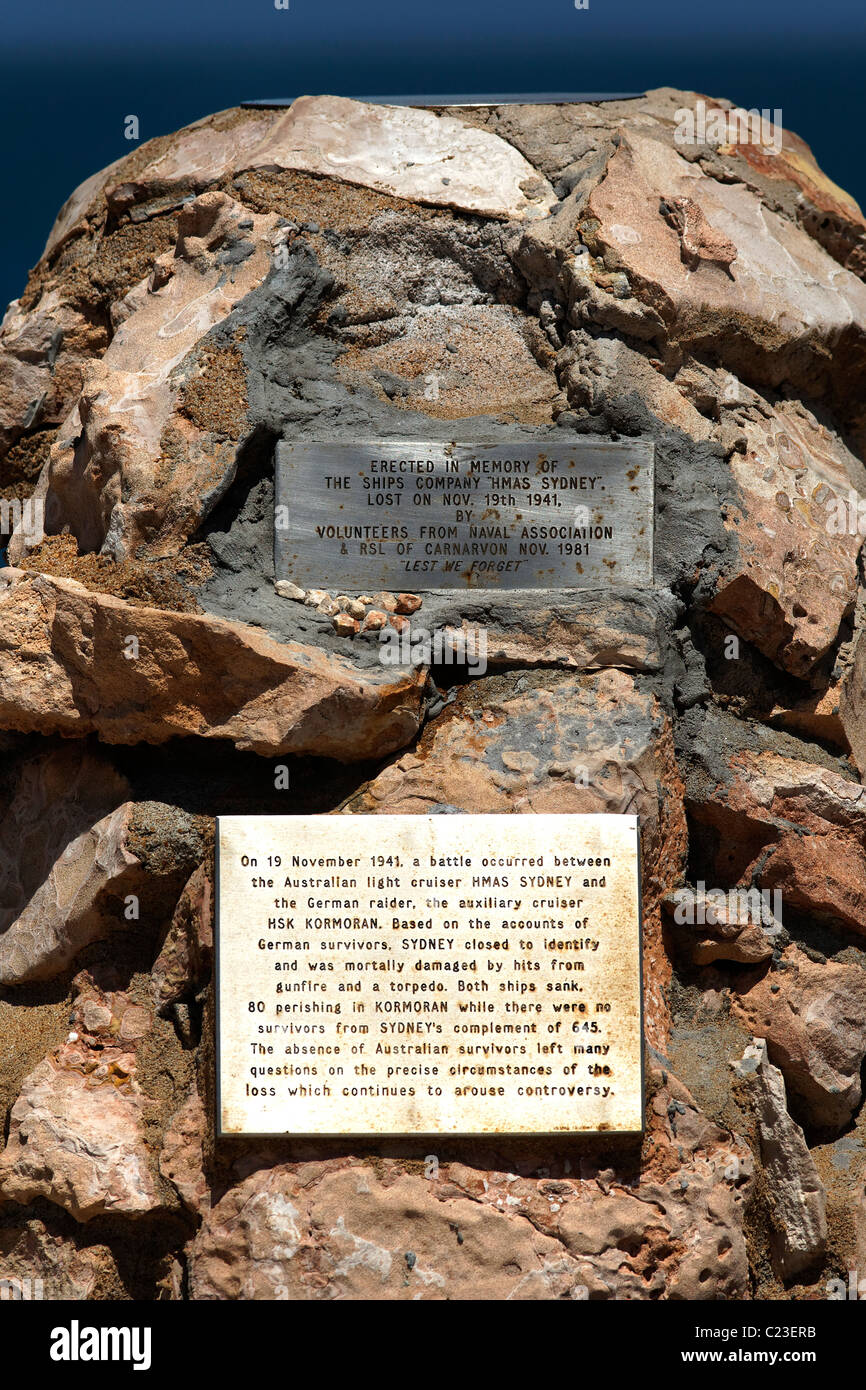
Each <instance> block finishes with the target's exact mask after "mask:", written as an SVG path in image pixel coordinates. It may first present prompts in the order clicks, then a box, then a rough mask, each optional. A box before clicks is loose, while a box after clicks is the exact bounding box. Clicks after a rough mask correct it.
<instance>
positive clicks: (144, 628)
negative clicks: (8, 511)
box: [0, 570, 424, 761]
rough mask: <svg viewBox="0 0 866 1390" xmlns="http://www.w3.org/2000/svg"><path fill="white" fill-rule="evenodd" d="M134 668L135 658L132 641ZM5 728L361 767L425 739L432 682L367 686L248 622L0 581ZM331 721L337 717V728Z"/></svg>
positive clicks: (418, 678)
mask: <svg viewBox="0 0 866 1390" xmlns="http://www.w3.org/2000/svg"><path fill="white" fill-rule="evenodd" d="M131 637H132V638H134V639H135V640H136V641H137V643H138V656H137V657H135V658H134V659H132V660H128V659H127V656H126V653H128V652H130V651H131V650H134V649H131V648H130V645H129V639H130V638H131ZM0 656H2V663H0V722H2V724H3V725H4V726H5V727H6V728H9V729H18V730H20V731H22V732H31V731H38V732H39V733H62V734H66V735H75V736H77V737H83V736H84V735H86V734H89V733H93V732H96V733H98V734H99V736H100V738H102V739H104V740H105V741H106V742H108V743H135V742H143V743H163V742H165V741H166V739H169V738H174V737H179V736H181V735H184V734H197V735H199V736H201V737H204V738H228V739H231V740H232V741H233V742H234V743H235V744H236V746H237V747H238V748H250V749H253V750H254V751H255V752H258V753H289V752H292V753H301V752H307V753H313V752H315V753H318V754H321V755H322V756H325V757H336V758H344V759H345V760H347V761H352V760H353V759H356V758H367V757H373V756H376V755H381V754H384V753H386V752H391V751H393V750H394V749H395V748H398V747H400V746H401V745H403V744H404V743H408V742H409V740H410V739H411V738H412V737H413V735H414V733H415V732H416V730H417V728H418V723H419V704H420V691H421V687H422V686H423V681H424V676H423V673H420V674H419V673H418V672H409V673H403V674H395V675H393V676H389V675H388V674H387V673H386V672H385V671H384V670H383V669H379V670H376V671H373V672H371V673H370V674H369V675H368V674H363V675H362V674H360V673H358V672H357V671H356V670H355V669H354V668H353V667H351V666H350V665H348V664H347V663H344V662H341V661H339V660H337V659H334V658H330V657H327V656H325V655H324V654H323V653H321V652H319V651H317V650H316V649H315V648H310V647H302V646H300V645H298V644H291V645H289V644H280V643H278V642H274V641H272V640H271V639H270V638H268V637H266V636H265V635H264V634H263V633H261V632H260V631H257V630H256V629H254V628H250V627H246V626H244V625H243V624H241V623H231V622H227V621H225V620H223V619H220V618H206V617H199V616H197V615H195V614H181V613H169V612H166V611H164V610H161V609H156V608H143V607H135V606H133V605H131V604H128V603H125V602H124V601H123V600H122V599H116V598H113V597H112V596H111V595H108V594H100V593H95V592H93V591H92V590H90V589H86V588H85V587H84V585H82V584H77V583H75V581H73V580H65V579H53V578H49V577H48V576H47V575H41V574H34V573H25V572H24V571H17V570H5V571H2V572H0ZM332 716H333V717H332Z"/></svg>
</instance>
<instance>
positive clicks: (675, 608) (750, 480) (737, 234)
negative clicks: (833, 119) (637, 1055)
mask: <svg viewBox="0 0 866 1390" xmlns="http://www.w3.org/2000/svg"><path fill="white" fill-rule="evenodd" d="M699 108H703V114H704V117H706V115H707V113H708V111H709V114H710V115H712V114H715V116H716V119H715V120H714V121H712V122H711V121H709V120H707V119H704V120H703V122H701V121H699V120H696V119H695V116H696V114H697V112H698V109H699ZM743 114H744V113H740V116H742V115H743ZM770 136H771V137H772V138H770ZM864 277H866V224H864V220H863V218H862V216H861V214H860V211H859V209H858V208H857V206H856V204H854V203H853V201H852V200H851V199H850V198H849V197H848V196H847V195H846V194H845V193H844V192H843V191H842V190H841V189H840V188H838V187H836V186H835V185H834V184H833V183H831V182H830V180H829V179H827V178H826V177H825V175H824V174H823V173H822V172H821V171H820V169H818V167H817V166H816V164H815V162H814V160H813V158H812V155H811V153H810V151H809V149H808V147H807V146H806V145H805V144H804V143H803V142H802V140H800V139H799V138H798V137H797V136H795V135H792V134H790V133H788V132H784V133H783V132H782V130H781V128H780V127H778V126H776V127H773V128H772V130H771V131H770V132H767V131H766V130H765V129H764V128H763V127H761V128H757V127H756V126H755V123H752V124H750V123H749V122H747V121H743V120H739V119H737V113H734V112H731V111H730V109H729V104H728V103H726V102H715V103H709V102H708V101H707V99H706V98H699V97H697V96H696V95H695V94H688V93H682V92H675V91H671V90H667V89H664V90H659V91H655V92H652V93H649V94H648V95H647V96H645V97H643V98H640V99H635V100H627V101H609V102H604V103H601V102H597V103H595V104H573V105H550V106H544V105H532V106H528V105H527V106H491V107H480V108H455V109H451V110H446V109H439V108H437V109H435V110H434V109H426V110H422V109H411V108H389V107H385V106H371V105H365V104H363V103H360V102H351V101H346V100H342V99H338V98H334V97H304V98H301V99H299V100H298V101H296V102H295V103H294V104H293V105H292V106H291V107H290V108H288V109H283V110H279V109H239V110H232V111H225V112H221V113H219V114H218V115H215V116H211V117H208V118H207V119H205V120H202V121H199V122H198V123H196V124H195V125H193V126H190V127H188V128H187V129H185V130H182V131H180V132H179V133H178V134H176V135H172V136H166V137H161V138H159V139H156V140H153V141H150V142H149V143H147V144H144V145H142V146H141V147H140V148H136V149H135V150H133V152H132V153H130V154H128V155H127V156H126V157H125V158H123V159H121V160H119V161H118V162H116V163H115V164H113V165H111V166H110V167H109V168H108V169H106V170H104V171H102V172H101V173H98V174H95V175H94V176H93V177H91V178H90V179H88V180H87V181H86V182H85V183H84V184H82V185H81V187H80V188H78V189H76V191H75V192H74V193H73V194H72V196H71V197H70V198H69V200H68V202H67V203H66V204H65V205H64V206H63V208H62V209H61V212H60V215H59V217H58V219H57V222H56V223H55V226H54V228H53V230H52V232H51V235H50V237H49V240H48V244H47V246H46V249H45V252H44V254H43V256H42V258H41V260H40V261H39V263H38V265H37V266H36V268H35V269H34V270H33V272H32V274H31V276H30V279H29V281H28V283H27V286H26V288H25V289H24V290H23V292H22V295H21V298H20V299H19V300H16V301H15V302H14V303H13V304H12V305H10V307H9V309H8V312H7V314H6V316H5V319H4V320H3V324H2V333H0V353H2V374H0V498H2V527H3V544H4V545H5V547H6V555H5V564H6V568H4V569H2V570H0V730H2V733H0V746H2V751H3V761H2V818H0V1111H2V1116H3V1120H4V1128H3V1130H2V1134H3V1138H2V1140H0V1143H2V1146H3V1147H2V1154H0V1281H5V1282H3V1284H2V1288H3V1290H5V1291H6V1292H7V1293H8V1292H9V1291H10V1290H11V1291H12V1295H11V1296H14V1291H15V1290H18V1292H19V1293H20V1292H21V1290H22V1289H27V1288H29V1289H30V1290H31V1291H32V1289H33V1288H36V1287H38V1288H39V1290H40V1294H41V1296H44V1297H45V1298H91V1299H98V1298H105V1297H109V1298H111V1297H132V1298H141V1299H150V1298H154V1297H162V1298H175V1299H182V1298H191V1299H254V1298H261V1299H270V1298H290V1299H311V1298H335V1297H337V1298H350V1299H364V1298H377V1299H378V1298H393V1299H414V1298H437V1299H438V1298H451V1299H461V1298H482V1299H501V1298H527V1299H550V1298H563V1297H572V1298H575V1299H582V1298H587V1297H588V1298H591V1299H615V1298H636V1299H667V1298H686V1299H744V1298H750V1297H758V1298H768V1297H771V1298H778V1297H804V1296H808V1297H818V1298H823V1297H827V1296H832V1295H828V1292H827V1291H828V1290H830V1289H833V1288H838V1287H839V1286H840V1284H839V1281H844V1285H845V1286H848V1281H849V1277H850V1271H855V1272H856V1273H857V1277H858V1278H859V1277H860V1272H861V1271H862V1273H863V1275H864V1276H866V1244H864V1242H866V1224H864V1211H863V1206H862V1201H861V1198H862V1193H863V1189H864V1163H866V1151H864V1140H866V1121H864V1119H863V1109H862V1108H861V1082H860V1072H861V1065H862V1063H863V1060H864V1055H866V954H864V940H863V938H864V934H866V789H864V786H863V783H862V780H861V777H862V775H863V774H864V772H866V715H864V708H863V707H864V700H866V641H864V639H863V636H862V633H863V627H862V621H861V619H862V600H863V595H864V586H863V583H862V577H861V572H860V568H859V551H860V545H861V539H862V535H861V525H860V523H861V520H862V519H863V516H864V510H863V504H864V502H866V471H864V466H863V461H862V460H863V457H864V448H866V420H864V405H863V402H864V400H866V390H864V387H866V285H864V283H863V281H864ZM575 436H586V437H587V438H588V439H589V440H593V439H598V440H612V441H616V440H622V439H641V440H643V441H646V442H648V443H652V444H653V445H654V450H655V470H656V484H655V582H654V584H653V585H651V586H643V587H641V588H634V587H629V586H627V585H625V586H624V585H619V584H617V583H616V582H614V581H613V580H612V581H611V583H610V584H607V585H602V586H599V587H595V588H583V589H562V590H554V589H550V590H535V591H534V592H529V591H519V590H518V591H514V592H511V593H509V592H507V591H505V590H471V591H466V592H461V591H459V590H456V589H455V590H448V591H446V590H440V591H437V592H430V591H425V590H424V589H423V586H420V585H419V584H412V583H406V584H405V585H404V586H403V589H404V590H405V591H401V592H394V593H392V592H390V591H388V592H385V591H382V592H367V591H365V592H358V593H354V592H347V587H346V585H345V584H342V585H337V584H335V583H334V581H333V579H332V576H330V575H329V574H328V572H327V568H326V567H324V566H323V570H322V573H321V575H320V576H319V578H318V582H317V585H316V587H315V589H309V588H307V587H306V586H305V587H303V588H301V587H300V586H298V585H297V584H295V583H294V581H293V579H292V576H291V575H290V574H277V573H275V570H274V562H273V541H274V505H275V499H274V454H275V448H276V445H277V443H278V442H279V441H280V440H286V441H294V442H299V441H300V442H304V441H308V442H309V441H332V442H333V441H354V440H359V439H366V440H372V439H379V440H387V439H395V440H396V439H414V440H429V441H437V440H438V441H443V440H448V439H453V438H462V439H469V440H473V439H474V440H489V441H494V442H495V441H498V442H499V443H508V442H509V441H515V442H518V441H521V442H523V443H532V444H535V445H538V446H539V447H543V448H547V447H550V448H551V449H553V448H555V446H556V441H557V439H558V438H559V439H561V438H564V437H568V438H574V437H575ZM862 529H866V521H864V526H863V528H862ZM415 625H420V626H422V627H423V628H424V629H425V630H426V631H427V632H431V633H433V632H440V631H441V630H443V629H449V630H452V631H460V630H464V629H469V628H471V629H473V630H476V631H482V632H483V633H484V635H485V643H486V645H485V651H486V657H485V660H484V662H483V663H479V662H475V664H474V665H473V666H472V668H471V669H470V668H469V665H468V664H467V663H465V662H464V663H463V664H461V663H460V662H456V661H449V660H448V651H447V649H446V650H445V652H444V654H443V653H442V652H440V653H439V659H438V664H437V660H435V659H432V658H431V664H430V665H429V666H428V665H427V664H421V665H417V664H414V663H412V662H411V661H410V662H406V663H399V662H398V663H396V664H395V663H393V662H391V663H386V662H384V661H383V660H382V659H381V652H382V642H381V637H382V634H383V633H384V632H385V631H386V630H390V631H391V632H393V631H395V630H397V631H401V630H405V628H406V627H408V629H409V631H410V632H411V631H412V630H413V628H414V626H415ZM312 812H318V813H321V812H333V813H334V814H337V815H338V814H344V813H351V814H355V815H377V814H381V813H393V812H399V813H418V814H419V815H427V814H430V813H434V812H449V813H455V812H458V813H459V812H512V813H514V814H524V815H532V814H533V813H538V812H627V813H636V814H638V815H639V816H640V822H641V836H642V853H643V910H644V924H643V930H644V974H645V979H644V1005H645V1034H646V1121H645V1124H646V1127H645V1132H644V1134H643V1135H641V1136H633V1137H631V1138H627V1137H617V1138H612V1137H610V1136H608V1137H605V1136H604V1135H601V1134H600V1135H596V1136H591V1137H589V1138H587V1137H569V1136H567V1135H566V1136H558V1137H555V1138H552V1139H539V1138H523V1139H520V1140H518V1139H515V1138H513V1137H512V1138H509V1137H508V1136H490V1137H487V1138H485V1139H479V1140H459V1141H457V1140H453V1141H446V1140H445V1139H443V1138H442V1137H441V1136H438V1137H437V1136H435V1135H434V1136H429V1137H427V1138H424V1139H423V1140H421V1141H420V1142H419V1141H418V1140H411V1141H410V1140H408V1139H402V1140H401V1139H387V1140H384V1139H379V1140H376V1139H374V1138H372V1137H366V1138H362V1139H357V1140H352V1141H337V1140H329V1141H327V1142H323V1141H319V1142H315V1141H312V1140H309V1139H308V1140H294V1141H293V1140H289V1139H286V1140H282V1139H270V1140H267V1141H263V1140H254V1139H244V1140H233V1141H224V1140H216V1139H215V1137H214V1132H213V1113H214V1095H213V1090H214V1072H215V1066H214V1049H213V1025H214V1017H213V1014H214V1007H213V993H212V981H211V957H212V942H213V929H212V918H213V912H212V908H213V902H214V886H213V873H214V866H213V844H214V817H215V816H216V815H219V814H235V815H236V814H245V813H250V814H255V813H269V814H285V815H303V814H305V813H307V814H309V813H312ZM28 1281H30V1283H29V1284H28ZM834 1281H835V1282H834ZM22 1296H26V1293H25V1294H24V1295H22Z"/></svg>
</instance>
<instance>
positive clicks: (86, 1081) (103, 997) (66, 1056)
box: [0, 973, 165, 1222]
mask: <svg viewBox="0 0 866 1390" xmlns="http://www.w3.org/2000/svg"><path fill="white" fill-rule="evenodd" d="M75 988H76V992H77V997H76V1001H75V1006H74V1009H73V1012H72V1017H71V1020H70V1022H71V1025H72V1026H71V1029H70V1032H69V1035H68V1038H67V1040H66V1042H65V1043H64V1044H63V1045H62V1046H61V1047H59V1048H57V1049H56V1051H55V1052H53V1053H52V1055H51V1056H50V1057H46V1058H45V1060H44V1061H43V1062H40V1064H39V1065H38V1066H37V1067H36V1068H35V1070H34V1071H32V1072H31V1073H30V1075H29V1076H27V1077H26V1079H25V1081H24V1085H23V1088H22V1091H21V1095H20V1096H19V1098H18V1100H17V1101H16V1102H15V1104H14V1105H13V1107H12V1111H11V1115H10V1127H9V1138H8V1140H7V1143H6V1148H5V1149H4V1151H3V1153H2V1155H0V1198H5V1199H6V1200H8V1201H13V1202H19V1203H21V1204H22V1205H23V1206H27V1205H29V1204H30V1203H31V1202H33V1201H35V1200H36V1199H37V1198H43V1199H45V1200H46V1201H48V1202H53V1203H54V1204H55V1205H57V1206H60V1207H63V1208H65V1210H67V1211H68V1212H70V1214H71V1215H72V1216H74V1217H75V1219H76V1221H81V1222H85V1221H90V1220H92V1219H93V1218H94V1217H96V1216H103V1215H121V1216H138V1215H142V1214H144V1213H146V1212H151V1211H155V1210H158V1209H159V1208H161V1207H163V1206H165V1199H164V1197H163V1196H162V1195H161V1193H160V1189H159V1183H158V1181H157V1179H156V1176H155V1172H154V1169H153V1167H152V1161H151V1154H150V1150H149V1147H148V1144H147V1141H146V1138H145V1125H146V1120H145V1108H146V1104H147V1098H146V1097H145V1096H144V1095H143V1094H142V1092H141V1089H140V1087H139V1085H138V1082H137V1080H136V1070H137V1051H138V1047H139V1045H140V1043H141V1042H142V1040H143V1039H144V1037H145V1036H146V1035H147V1033H148V1032H149V1031H150V1027H151V1022H152V1017H151V1015H150V1013H149V1012H148V1010H146V1009H144V1008H143V1007H141V1006H140V1005H138V1004H135V1003H134V1002H133V1001H132V1000H131V999H130V997H129V995H128V994H125V993H123V992H106V991H104V990H102V989H101V988H100V987H99V986H98V985H96V984H94V982H93V980H92V979H91V977H90V976H89V975H88V974H86V973H82V974H80V975H78V976H76V980H75Z"/></svg>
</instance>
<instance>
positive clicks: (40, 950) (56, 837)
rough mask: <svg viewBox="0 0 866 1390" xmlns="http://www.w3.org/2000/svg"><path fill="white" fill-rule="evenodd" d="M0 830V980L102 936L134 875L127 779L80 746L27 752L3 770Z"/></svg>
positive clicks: (64, 959)
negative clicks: (33, 754) (31, 754)
mask: <svg viewBox="0 0 866 1390" xmlns="http://www.w3.org/2000/svg"><path fill="white" fill-rule="evenodd" d="M6 780H7V784H9V783H11V785H9V791H8V798H7V799H6V800H5V805H4V814H3V820H2V828H0V882H2V885H3V886H2V892H0V983H2V984H5V985H8V984H15V983H20V982H21V981H24V980H34V979H45V978H49V977H51V976H52V975H55V974H57V973H59V972H60V971H61V970H62V969H63V968H64V967H65V966H66V965H67V964H68V963H69V962H70V961H71V960H72V959H73V958H74V956H75V955H76V954H77V953H78V951H79V950H80V949H81V948H82V947H83V946H86V945H87V944H88V943H89V942H90V941H92V940H95V939H96V937H97V936H99V935H101V934H102V932H103V931H104V930H105V927H106V917H107V916H108V915H110V913H111V904H110V903H109V902H108V899H110V898H111V899H116V898H120V899H122V898H123V897H124V896H125V894H126V893H127V892H130V893H131V892H134V891H135V890H136V889H137V888H138V887H139V886H140V883H141V879H142V875H141V873H140V872H138V871H139V869H140V865H139V861H138V860H137V858H136V857H135V855H134V854H132V853H131V852H130V850H129V849H128V848H127V843H126V842H127V836H128V831H129V825H130V817H131V806H130V805H129V802H128V797H129V786H128V784H127V783H126V782H125V780H124V778H123V777H121V776H120V775H119V774H118V773H117V772H116V771H115V769H114V768H113V767H112V766H111V764H110V763H109V762H108V760H107V759H106V758H104V757H102V756H100V755H99V754H97V753H94V752H92V751H90V750H89V749H86V748H84V747H75V746H72V747H65V748H59V749H56V750H55V751H53V752H51V753H48V754H43V755H41V756H37V757H31V758H30V759H26V760H25V761H24V762H23V763H20V764H19V765H17V766H15V767H14V768H13V769H11V770H10V772H7V778H6Z"/></svg>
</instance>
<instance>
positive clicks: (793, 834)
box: [696, 750, 866, 933]
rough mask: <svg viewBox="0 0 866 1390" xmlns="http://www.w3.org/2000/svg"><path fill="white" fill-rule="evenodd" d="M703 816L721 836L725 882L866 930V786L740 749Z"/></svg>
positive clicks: (719, 862)
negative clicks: (757, 889) (773, 895)
mask: <svg viewBox="0 0 866 1390" xmlns="http://www.w3.org/2000/svg"><path fill="white" fill-rule="evenodd" d="M696 812H697V814H698V815H699V816H700V818H701V820H702V821H703V822H704V823H705V824H706V825H711V826H712V827H713V828H714V829H715V830H716V831H717V832H718V835H719V848H718V852H717V855H716V862H715V865H714V870H715V872H716V873H717V874H718V875H719V879H720V881H722V882H734V883H740V884H746V885H750V884H751V883H752V880H753V878H754V879H755V881H756V882H757V883H758V885H759V886H760V887H761V888H762V889H767V890H770V891H775V892H778V893H780V894H781V901H782V902H783V903H784V905H785V906H786V907H790V908H795V909H797V910H799V911H802V912H809V913H814V914H815V915H817V916H819V917H821V918H824V919H832V920H837V921H839V922H842V923H844V924H845V926H846V927H848V928H849V929H850V930H853V931H856V932H858V933H864V932H866V788H864V787H863V786H861V785H860V783H859V782H855V781H853V780H852V779H851V778H850V777H845V776H843V775H842V774H841V772H836V771H834V770H833V769H832V768H830V767H822V766H820V765H816V764H814V763H810V762H806V761H799V760H798V759H794V758H789V757H784V756H782V755H780V754H777V753H772V752H761V753H758V752H752V751H749V750H745V751H737V752H735V753H733V755H732V756H731V757H730V758H729V759H728V764H727V769H726V779H725V781H724V782H722V783H720V784H718V785H715V786H712V785H711V784H710V785H707V786H706V787H705V789H704V792H703V794H702V796H701V799H700V802H699V803H698V804H697V805H696Z"/></svg>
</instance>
